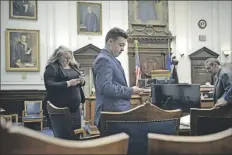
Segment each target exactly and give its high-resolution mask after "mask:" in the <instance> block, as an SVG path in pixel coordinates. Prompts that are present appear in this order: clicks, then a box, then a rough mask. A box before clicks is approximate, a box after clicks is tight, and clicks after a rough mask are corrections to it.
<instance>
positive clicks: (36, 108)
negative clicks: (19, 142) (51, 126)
mask: <svg viewBox="0 0 232 155" xmlns="http://www.w3.org/2000/svg"><path fill="white" fill-rule="evenodd" d="M22 122H23V125H25V123H26V122H39V123H40V130H43V110H42V101H24V111H23V112H22Z"/></svg>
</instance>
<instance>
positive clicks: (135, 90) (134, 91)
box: [132, 86, 144, 94]
mask: <svg viewBox="0 0 232 155" xmlns="http://www.w3.org/2000/svg"><path fill="white" fill-rule="evenodd" d="M132 89H133V93H134V94H138V93H141V92H144V89H142V88H139V87H136V86H133V87H132Z"/></svg>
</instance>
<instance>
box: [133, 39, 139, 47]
mask: <svg viewBox="0 0 232 155" xmlns="http://www.w3.org/2000/svg"><path fill="white" fill-rule="evenodd" d="M134 44H135V47H136V48H138V40H135V41H134Z"/></svg>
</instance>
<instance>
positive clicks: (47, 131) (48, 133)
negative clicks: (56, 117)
mask: <svg viewBox="0 0 232 155" xmlns="http://www.w3.org/2000/svg"><path fill="white" fill-rule="evenodd" d="M41 132H42V133H43V134H45V135H47V136H51V137H54V134H53V131H52V130H51V129H43V130H42V131H41Z"/></svg>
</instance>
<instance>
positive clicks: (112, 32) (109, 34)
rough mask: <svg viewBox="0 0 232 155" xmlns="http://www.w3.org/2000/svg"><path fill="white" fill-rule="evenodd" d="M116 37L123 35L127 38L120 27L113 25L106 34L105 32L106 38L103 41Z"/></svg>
mask: <svg viewBox="0 0 232 155" xmlns="http://www.w3.org/2000/svg"><path fill="white" fill-rule="evenodd" d="M118 37H123V38H125V39H127V38H128V35H127V33H126V32H125V31H124V30H123V29H120V28H117V27H114V28H112V29H110V30H109V31H108V32H107V34H106V39H105V43H107V41H108V40H109V39H110V38H112V39H114V40H116V39H117V38H118Z"/></svg>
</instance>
